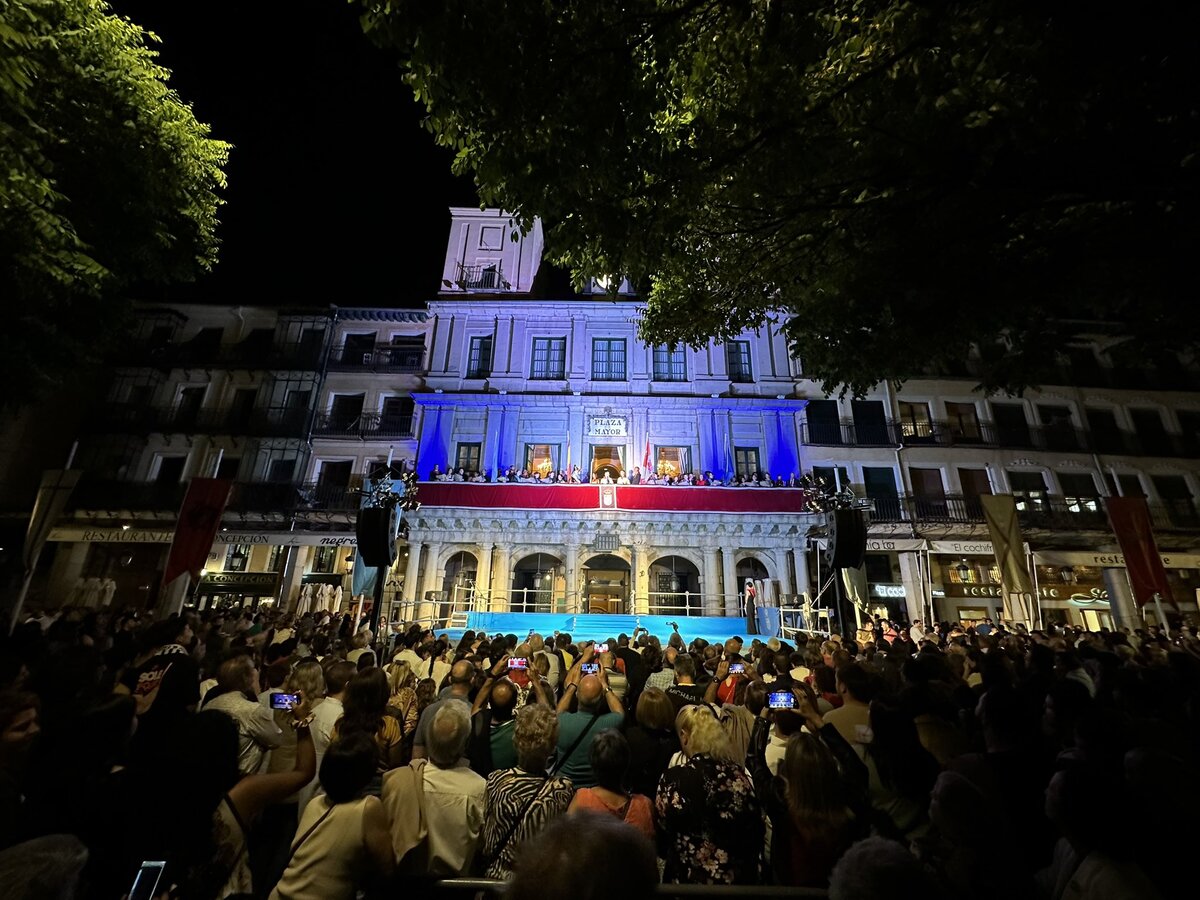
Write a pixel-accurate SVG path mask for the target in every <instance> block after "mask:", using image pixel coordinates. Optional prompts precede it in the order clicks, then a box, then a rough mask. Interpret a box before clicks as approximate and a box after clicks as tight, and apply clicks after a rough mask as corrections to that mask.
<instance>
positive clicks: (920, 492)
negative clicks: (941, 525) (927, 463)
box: [908, 466, 950, 520]
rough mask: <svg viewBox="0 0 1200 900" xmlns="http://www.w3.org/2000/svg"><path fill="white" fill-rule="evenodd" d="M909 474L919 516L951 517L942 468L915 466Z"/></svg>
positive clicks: (930, 517)
mask: <svg viewBox="0 0 1200 900" xmlns="http://www.w3.org/2000/svg"><path fill="white" fill-rule="evenodd" d="M908 475H909V478H911V479H912V488H913V503H914V505H915V507H916V512H917V518H918V519H935V520H936V519H946V518H949V516H950V508H949V506H948V504H947V503H946V483H945V482H944V481H943V480H942V470H941V469H921V468H917V467H915V466H914V467H913V468H910V469H909V470H908Z"/></svg>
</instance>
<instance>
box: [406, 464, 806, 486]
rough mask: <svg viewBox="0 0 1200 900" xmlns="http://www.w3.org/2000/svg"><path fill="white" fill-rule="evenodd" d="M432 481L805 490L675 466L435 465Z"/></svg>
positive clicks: (776, 478) (787, 481)
mask: <svg viewBox="0 0 1200 900" xmlns="http://www.w3.org/2000/svg"><path fill="white" fill-rule="evenodd" d="M429 480H430V481H439V482H460V483H464V482H465V483H471V484H547V485H549V484H560V485H561V484H588V483H592V484H623V485H650V486H658V487H710V486H711V487H764V488H771V487H790V488H799V487H805V486H806V482H805V479H804V478H803V477H802V476H801V477H798V476H797V475H796V473H795V472H793V473H791V474H790V475H788V476H786V477H785V476H783V475H772V474H771V473H770V472H758V471H752V472H741V473H735V474H731V475H729V476H728V477H725V478H722V477H721V476H719V475H715V474H713V472H712V471H711V470H706V471H703V472H694V471H691V470H687V471H682V470H680V469H677V468H676V467H674V466H666V465H664V466H661V467H659V468H657V469H655V468H648V469H646V471H644V472H643V471H642V469H641V467H640V466H634V467H633V468H632V469H631V470H629V471H626V470H625V469H623V468H620V467H617V468H609V467H606V468H603V469H600V470H597V471H596V472H592V473H589V472H588V471H586V470H585V469H582V468H580V467H579V466H572V467H571V468H570V469H554V468H553V467H551V466H544V467H533V468H522V469H518V468H517V467H516V466H508V467H501V468H500V469H498V470H496V471H495V472H492V471H491V470H490V469H485V470H483V471H480V470H478V469H468V468H466V467H464V466H459V467H458V468H450V469H447V470H446V471H444V472H443V471H442V469H441V467H440V466H434V467H433V469H432V470H431V471H430V474H429Z"/></svg>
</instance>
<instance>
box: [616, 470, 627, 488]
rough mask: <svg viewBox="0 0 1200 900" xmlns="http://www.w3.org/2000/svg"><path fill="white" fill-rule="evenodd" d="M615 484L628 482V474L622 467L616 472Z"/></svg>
mask: <svg viewBox="0 0 1200 900" xmlns="http://www.w3.org/2000/svg"><path fill="white" fill-rule="evenodd" d="M617 484H629V476H628V475H626V474H625V470H624V469H621V470H620V472H618V473H617Z"/></svg>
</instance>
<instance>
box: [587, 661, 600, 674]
mask: <svg viewBox="0 0 1200 900" xmlns="http://www.w3.org/2000/svg"><path fill="white" fill-rule="evenodd" d="M599 671H600V663H584V664H583V674H584V675H595V674H596V673H597V672H599Z"/></svg>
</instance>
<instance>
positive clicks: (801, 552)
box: [792, 540, 812, 597]
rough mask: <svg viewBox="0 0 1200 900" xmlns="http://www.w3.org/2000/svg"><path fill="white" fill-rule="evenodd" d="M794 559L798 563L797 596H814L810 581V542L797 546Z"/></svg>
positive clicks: (793, 552) (803, 541) (793, 553)
mask: <svg viewBox="0 0 1200 900" xmlns="http://www.w3.org/2000/svg"><path fill="white" fill-rule="evenodd" d="M792 559H793V560H795V562H796V590H795V593H797V594H808V595H809V596H810V597H811V596H812V587H811V586H810V585H809V581H808V541H807V540H802V541H801V542H800V543H799V544H797V545H796V548H795V550H793V551H792Z"/></svg>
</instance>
